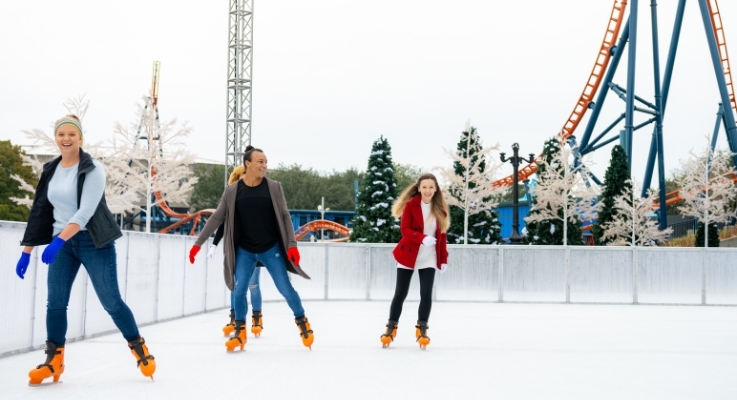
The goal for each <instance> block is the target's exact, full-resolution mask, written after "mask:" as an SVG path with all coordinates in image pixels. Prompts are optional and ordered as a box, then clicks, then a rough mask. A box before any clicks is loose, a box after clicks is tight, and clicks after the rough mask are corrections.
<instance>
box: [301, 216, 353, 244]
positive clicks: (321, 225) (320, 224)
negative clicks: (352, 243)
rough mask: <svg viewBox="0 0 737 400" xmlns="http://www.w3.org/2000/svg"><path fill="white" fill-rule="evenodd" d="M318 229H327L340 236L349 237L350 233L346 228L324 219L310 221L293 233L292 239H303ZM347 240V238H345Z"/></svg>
mask: <svg viewBox="0 0 737 400" xmlns="http://www.w3.org/2000/svg"><path fill="white" fill-rule="evenodd" d="M320 229H328V230H331V231H335V232H338V233H340V234H341V235H345V236H349V235H350V234H351V231H350V230H349V229H348V228H347V227H346V226H343V225H341V224H339V223H337V222H333V221H328V220H326V219H316V220H314V221H310V222H308V223H306V224H304V225H302V226H300V227H299V228H297V230H295V231H294V237H295V239H297V240H300V239H302V238H304V237H305V236H306V235H307V234H308V233H310V232H318V231H320ZM345 239H347V238H345Z"/></svg>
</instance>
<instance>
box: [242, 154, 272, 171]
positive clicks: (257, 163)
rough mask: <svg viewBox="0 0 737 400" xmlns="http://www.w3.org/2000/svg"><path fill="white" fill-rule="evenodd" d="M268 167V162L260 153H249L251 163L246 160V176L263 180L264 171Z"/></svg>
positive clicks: (264, 155)
mask: <svg viewBox="0 0 737 400" xmlns="http://www.w3.org/2000/svg"><path fill="white" fill-rule="evenodd" d="M268 165H269V160H267V159H266V154H264V153H262V152H260V151H253V152H251V161H248V160H246V174H248V175H249V176H252V177H258V178H263V177H264V176H265V175H266V169H267V167H268Z"/></svg>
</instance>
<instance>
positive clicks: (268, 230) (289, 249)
mask: <svg viewBox="0 0 737 400" xmlns="http://www.w3.org/2000/svg"><path fill="white" fill-rule="evenodd" d="M243 164H244V166H245V167H246V174H245V176H244V177H243V179H241V180H239V181H238V182H236V183H233V184H231V185H228V187H226V188H225V192H223V196H222V198H221V199H220V205H218V208H217V210H216V211H215V213H214V214H212V216H210V218H209V219H208V220H207V223H206V224H205V227H204V228H203V229H202V232H200V235H199V236H198V237H197V241H196V242H195V244H194V246H192V249H191V250H190V252H189V261H190V262H191V263H194V259H195V256H196V255H197V253H198V252H199V251H200V247H201V246H202V244H203V243H204V242H205V241H206V240H207V238H208V237H210V235H211V234H212V233H213V232H215V230H216V229H217V228H218V227H219V226H220V224H222V223H225V233H224V235H223V243H224V244H223V246H224V249H223V251H224V254H225V262H224V268H223V272H224V277H225V284H226V286H228V289H230V290H231V291H232V292H233V293H234V296H233V298H234V300H235V301H234V303H233V309H234V311H235V330H234V335H233V336H232V337H230V338H229V339H228V340H227V341H226V342H225V346H226V348H227V350H228V351H233V350H234V349H235V348H236V347H240V349H241V350H243V347H244V346H245V345H246V330H245V320H246V312H247V310H248V304H247V300H246V290H247V289H248V281H249V278H250V277H251V274H252V273H253V270H254V268H256V263H258V262H261V263H262V264H263V265H264V266H265V267H266V270H267V271H269V275H271V278H272V280H273V281H274V284H275V285H276V288H277V290H279V293H281V295H282V296H284V299H285V300H286V301H287V304H288V305H289V307H290V308H291V309H292V312H293V313H294V318H295V322H296V323H297V326H298V327H299V330H300V336H301V337H302V343H303V344H304V345H305V346H307V347H309V348H310V349H312V342H313V339H314V337H313V333H312V329H311V328H310V323H309V322H308V321H307V318H306V317H305V312H304V309H303V308H302V300H301V299H300V297H299V294H298V293H297V291H296V290H294V287H292V283H291V282H289V278H288V277H287V271H289V272H292V273H295V274H298V275H300V276H302V277H304V278H306V279H310V277H309V276H307V274H305V273H304V272H303V271H302V269H301V268H300V267H299V251H298V250H297V241H296V240H295V238H294V228H293V227H292V218H291V216H290V215H289V210H288V209H287V201H286V199H285V198H284V191H283V190H282V187H281V184H280V183H279V182H277V181H275V180H272V179H269V178H266V177H265V176H264V175H265V173H266V169H267V166H268V160H267V159H266V155H265V154H264V152H263V151H262V150H260V149H255V148H253V147H252V146H248V147H246V151H245V153H244V154H243Z"/></svg>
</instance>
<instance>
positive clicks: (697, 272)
mask: <svg viewBox="0 0 737 400" xmlns="http://www.w3.org/2000/svg"><path fill="white" fill-rule="evenodd" d="M24 229H25V224H24V223H16V222H4V221H0V257H2V258H1V259H2V269H1V271H2V272H0V321H2V324H0V337H2V339H3V340H1V341H0V357H1V356H3V355H9V354H14V353H18V352H23V351H27V350H29V349H33V348H38V347H40V346H42V345H43V344H44V342H45V340H46V328H45V315H46V310H45V308H46V277H47V270H48V267H47V266H46V265H45V264H43V263H41V261H40V259H39V258H40V257H39V255H40V252H41V251H43V248H38V249H35V250H34V253H33V255H32V257H31V265H30V266H29V268H28V272H27V273H26V277H25V279H24V280H20V279H18V277H17V276H16V275H15V264H16V262H17V260H18V257H19V254H20V250H21V249H20V246H19V243H20V240H21V238H22V236H23V232H24ZM194 240H195V239H194V238H193V237H187V236H172V235H158V234H144V233H137V232H128V231H126V232H125V235H124V236H123V237H122V238H121V239H119V240H118V241H117V242H116V250H117V258H118V280H119V285H120V291H121V294H122V296H123V299H124V300H125V302H126V303H127V304H128V305H129V306H130V307H131V309H132V310H133V314H134V315H135V317H136V321H137V323H138V324H139V325H147V324H152V323H157V322H161V321H166V320H170V319H175V318H182V317H185V316H188V315H193V314H197V313H202V312H206V311H210V310H215V309H221V308H225V307H229V305H230V304H229V302H230V301H229V299H230V293H229V292H228V290H227V289H226V288H225V285H224V283H223V272H222V271H223V270H222V251H219V252H218V254H217V257H216V258H215V260H209V259H208V258H207V255H206V250H205V249H206V248H205V249H203V251H202V252H200V254H199V255H198V257H197V262H196V263H195V264H194V265H191V264H189V261H188V259H187V257H188V253H189V248H190V247H191V246H192V244H193V243H194ZM393 248H394V246H393V245H391V244H355V243H300V253H301V255H302V261H301V265H302V267H303V268H304V269H305V271H306V272H307V273H308V274H309V275H310V276H311V277H312V279H311V280H304V279H301V278H298V277H297V278H294V279H292V282H293V284H294V286H295V288H296V289H297V291H298V292H299V293H300V296H301V297H302V298H303V299H304V300H347V299H350V300H369V301H370V300H390V299H391V297H392V295H393V293H394V282H395V274H396V272H395V265H396V264H395V262H394V260H393V257H392V255H391V251H392V249H393ZM449 252H450V262H449V269H448V271H447V272H446V273H445V274H438V275H437V276H436V279H435V290H434V297H435V299H436V300H438V301H480V302H544V303H592V304H683V305H737V266H735V262H734V260H737V248H728V249H709V250H707V251H704V250H702V249H693V248H680V249H679V248H636V249H633V248H629V247H567V248H566V247H562V246H519V247H516V246H478V245H469V246H462V245H451V246H449ZM261 277H262V294H263V298H264V300H265V301H279V300H281V296H280V295H279V293H278V292H277V291H276V288H275V287H274V285H273V282H271V278H270V277H269V275H268V274H262V275H261ZM417 284H418V282H417V280H416V279H415V280H413V282H412V285H413V288H412V289H411V290H410V294H409V300H418V299H419V290H418V288H416V287H414V286H415V285H417ZM68 318H69V329H68V332H67V337H68V338H69V340H79V339H83V338H89V337H94V336H98V335H101V334H104V333H108V332H112V331H115V325H114V324H113V322H112V320H111V319H110V317H109V316H108V315H107V313H106V312H105V311H104V310H103V308H102V306H101V305H100V303H99V301H98V300H97V297H96V296H95V295H94V289H93V288H92V286H91V283H90V282H89V281H88V279H87V274H86V272H85V270H84V269H83V268H82V269H80V272H79V276H78V278H77V280H76V281H75V283H74V287H73V289H72V296H71V299H70V301H69V311H68Z"/></svg>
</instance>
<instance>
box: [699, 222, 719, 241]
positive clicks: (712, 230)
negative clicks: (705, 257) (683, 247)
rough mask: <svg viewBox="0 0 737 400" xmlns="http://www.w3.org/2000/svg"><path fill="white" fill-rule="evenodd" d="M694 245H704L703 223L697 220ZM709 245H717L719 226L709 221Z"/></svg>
mask: <svg viewBox="0 0 737 400" xmlns="http://www.w3.org/2000/svg"><path fill="white" fill-rule="evenodd" d="M694 247H704V223H703V222H699V223H698V225H697V228H696V242H695V243H694ZM709 247H719V228H717V224H715V223H712V222H709Z"/></svg>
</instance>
